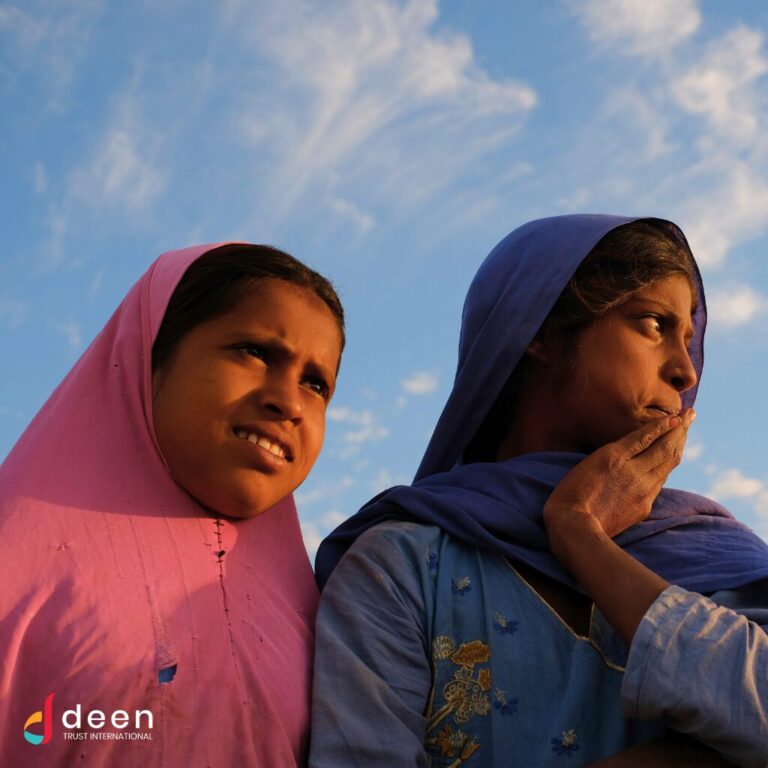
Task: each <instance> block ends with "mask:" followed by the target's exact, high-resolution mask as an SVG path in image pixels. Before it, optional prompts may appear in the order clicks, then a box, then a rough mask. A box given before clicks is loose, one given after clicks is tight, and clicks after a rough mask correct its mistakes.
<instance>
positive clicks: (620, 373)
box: [547, 275, 696, 451]
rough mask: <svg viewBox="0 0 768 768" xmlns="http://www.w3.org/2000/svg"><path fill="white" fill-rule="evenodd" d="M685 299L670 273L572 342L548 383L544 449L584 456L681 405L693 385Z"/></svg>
mask: <svg viewBox="0 0 768 768" xmlns="http://www.w3.org/2000/svg"><path fill="white" fill-rule="evenodd" d="M692 310H693V296H692V291H691V286H690V284H689V282H688V280H687V279H686V278H685V277H683V276H682V275H674V276H671V277H668V278H664V279H662V280H658V281H657V282H656V283H653V284H652V285H651V286H650V287H648V288H645V289H643V290H640V291H638V292H637V293H635V294H633V295H632V297H631V298H630V299H629V300H628V301H626V302H625V303H623V304H621V305H619V306H618V307H616V308H615V309H613V310H612V311H610V312H609V313H608V314H607V315H605V316H604V317H602V318H601V319H600V320H598V321H597V322H595V323H594V324H592V325H590V326H588V327H587V328H585V329H584V330H582V331H581V332H580V333H579V335H578V336H577V341H576V354H575V358H574V360H573V362H572V364H571V365H567V364H566V365H564V366H563V370H562V371H561V372H560V373H559V374H558V375H557V376H556V379H555V380H554V381H553V396H552V399H551V416H552V419H551V422H550V423H549V426H548V428H549V429H550V435H549V438H548V441H547V442H548V443H549V450H564V451H572V450H576V451H591V450H594V449H595V448H598V447H600V446H602V445H605V444H606V443H609V442H612V441H614V440H618V439H619V438H621V437H623V436H624V435H626V434H628V433H629V432H631V431H632V430H634V429H637V427H638V426H640V425H641V424H643V423H644V422H647V421H650V420H652V419H658V418H660V417H662V416H664V415H665V414H676V413H679V412H680V409H681V407H682V403H681V395H682V393H683V392H685V391H686V390H688V389H690V388H691V387H692V386H694V384H695V383H696V371H695V369H694V367H693V364H692V363H691V359H690V356H689V353H688V345H689V344H690V341H691V338H692V337H693V332H694V328H693V322H692V319H691V314H692Z"/></svg>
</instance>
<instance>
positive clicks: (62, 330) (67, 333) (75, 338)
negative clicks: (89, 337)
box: [55, 320, 83, 350]
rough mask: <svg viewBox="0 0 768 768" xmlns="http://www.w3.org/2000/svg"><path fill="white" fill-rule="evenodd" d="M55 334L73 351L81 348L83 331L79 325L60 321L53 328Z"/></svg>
mask: <svg viewBox="0 0 768 768" xmlns="http://www.w3.org/2000/svg"><path fill="white" fill-rule="evenodd" d="M55 329H56V333H58V334H59V336H63V337H64V338H65V339H66V341H67V343H68V344H69V346H70V347H71V348H72V349H73V350H79V349H80V348H81V347H82V346H83V330H82V326H81V325H80V323H76V322H74V321H73V320H60V321H59V322H57V323H56V326H55Z"/></svg>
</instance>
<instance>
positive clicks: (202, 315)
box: [152, 244, 345, 371]
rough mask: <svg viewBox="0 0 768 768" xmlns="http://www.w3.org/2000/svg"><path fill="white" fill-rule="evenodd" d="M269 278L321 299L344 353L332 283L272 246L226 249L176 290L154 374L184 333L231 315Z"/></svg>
mask: <svg viewBox="0 0 768 768" xmlns="http://www.w3.org/2000/svg"><path fill="white" fill-rule="evenodd" d="M266 279H278V280H285V281H287V282H289V283H293V284H294V285H299V286H301V287H302V288H307V289H309V290H311V291H313V292H314V293H315V294H316V295H317V296H318V297H319V298H321V299H322V300H323V301H324V302H325V303H326V305H327V306H328V308H329V309H330V310H331V312H332V313H333V316H334V317H335V318H336V322H337V323H338V325H339V331H340V332H341V349H342V350H343V349H344V342H345V336H344V308H343V307H342V306H341V301H340V300H339V297H338V296H337V294H336V291H335V290H334V288H333V285H331V283H330V281H329V280H326V278H324V277H323V276H322V275H321V274H319V273H317V272H315V271H314V270H312V269H310V268H309V267H308V266H306V264H302V262H300V261H299V260H298V259H295V258H294V257H293V256H290V255H289V254H287V253H284V252H283V251H280V250H278V249H277V248H272V247H270V246H268V245H245V244H233V245H223V246H221V247H219V248H214V249H213V250H210V251H208V252H207V253H205V254H203V255H202V256H201V257H200V258H199V259H197V261H195V262H193V263H192V264H191V265H190V266H189V268H188V269H187V271H186V272H185V273H184V276H183V277H182V278H181V280H180V281H179V284H178V285H177V286H176V290H175V291H174V292H173V294H172V296H171V299H170V301H169V302H168V308H167V309H166V310H165V315H164V317H163V322H162V323H161V324H160V330H159V331H158V332H157V338H156V339H155V343H154V344H153V345H152V370H153V371H154V370H157V369H158V368H159V367H161V366H162V365H163V364H164V363H166V362H167V361H168V359H169V358H170V356H171V354H172V353H173V350H174V349H175V347H176V345H177V344H178V342H179V341H180V340H181V338H182V336H184V334H186V333H187V332H189V331H191V330H192V329H193V328H194V327H195V326H197V325H199V324H200V323H203V322H205V321H206V320H211V319H213V318H215V317H217V316H219V315H223V314H224V313H226V312H228V311H229V310H230V309H232V307H234V306H235V305H236V304H237V302H238V301H240V299H242V298H243V297H244V296H246V295H247V294H248V293H250V292H251V291H252V290H254V289H255V288H257V287H258V285H259V283H261V281H263V280H266Z"/></svg>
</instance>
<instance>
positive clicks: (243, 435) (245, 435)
mask: <svg viewBox="0 0 768 768" xmlns="http://www.w3.org/2000/svg"><path fill="white" fill-rule="evenodd" d="M235 434H236V435H237V437H239V438H240V439H241V440H247V441H248V442H249V443H254V444H255V445H258V446H260V447H261V448H263V449H264V450H265V451H269V452H270V453H271V454H272V455H273V456H278V457H279V458H281V459H284V458H285V450H284V449H283V447H282V446H281V445H278V444H277V443H273V442H272V441H271V440H269V439H268V438H266V437H264V436H263V435H257V434H256V433H254V432H246V431H245V430H244V429H238V430H237V432H235Z"/></svg>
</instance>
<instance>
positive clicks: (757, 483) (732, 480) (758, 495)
mask: <svg viewBox="0 0 768 768" xmlns="http://www.w3.org/2000/svg"><path fill="white" fill-rule="evenodd" d="M706 495H707V496H711V497H712V498H713V499H715V500H717V501H721V502H727V501H728V500H741V501H746V502H747V503H749V504H750V505H751V507H752V509H753V511H754V513H755V519H756V525H755V530H756V531H757V533H759V534H760V535H761V536H763V537H764V538H766V540H768V484H767V483H766V482H765V481H764V480H760V479H758V478H756V477H749V476H747V475H745V474H744V473H743V472H742V471H741V470H739V469H726V470H722V471H720V472H718V473H717V474H716V475H715V478H714V481H713V483H712V486H711V488H710V489H709V491H708V492H707V494H706Z"/></svg>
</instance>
